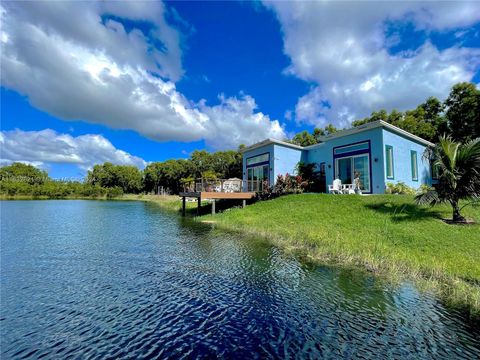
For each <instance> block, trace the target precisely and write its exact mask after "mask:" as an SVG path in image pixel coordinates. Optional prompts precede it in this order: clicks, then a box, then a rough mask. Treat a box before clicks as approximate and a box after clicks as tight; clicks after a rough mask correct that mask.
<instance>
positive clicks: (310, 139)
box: [291, 130, 317, 146]
mask: <svg viewBox="0 0 480 360" xmlns="http://www.w3.org/2000/svg"><path fill="white" fill-rule="evenodd" d="M291 142H292V144H295V145H299V146H309V145H314V144H316V143H317V140H315V137H314V136H313V135H312V134H310V133H309V132H308V131H307V130H304V131H302V132H300V133H298V134H296V135H295V136H294V137H293V138H292V141H291Z"/></svg>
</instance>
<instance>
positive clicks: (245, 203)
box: [242, 199, 247, 208]
mask: <svg viewBox="0 0 480 360" xmlns="http://www.w3.org/2000/svg"><path fill="white" fill-rule="evenodd" d="M245 206H247V200H245V199H243V200H242V207H243V208H244V207H245Z"/></svg>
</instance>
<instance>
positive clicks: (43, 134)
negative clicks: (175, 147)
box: [0, 129, 146, 171]
mask: <svg viewBox="0 0 480 360" xmlns="http://www.w3.org/2000/svg"><path fill="white" fill-rule="evenodd" d="M0 145H1V146H0V148H1V152H0V163H1V164H2V165H5V164H9V163H12V162H23V163H28V164H32V165H35V166H37V167H43V166H44V165H48V164H52V163H58V164H74V165H77V166H78V167H79V168H80V169H81V170H83V171H86V170H88V169H90V168H91V167H93V165H95V164H101V163H104V162H107V161H108V162H111V163H114V164H118V165H134V166H137V167H139V168H144V167H145V165H146V162H145V161H144V160H143V159H141V158H139V157H137V156H133V155H131V154H129V153H127V152H125V151H123V150H119V149H117V148H115V146H113V145H112V143H111V142H110V141H108V140H107V139H105V138H104V137H103V136H101V135H92V134H87V135H80V136H77V137H73V136H71V135H69V134H59V133H57V132H55V131H54V130H51V129H45V130H41V131H22V130H18V129H17V130H11V131H2V132H0Z"/></svg>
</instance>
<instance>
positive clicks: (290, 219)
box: [177, 194, 480, 317]
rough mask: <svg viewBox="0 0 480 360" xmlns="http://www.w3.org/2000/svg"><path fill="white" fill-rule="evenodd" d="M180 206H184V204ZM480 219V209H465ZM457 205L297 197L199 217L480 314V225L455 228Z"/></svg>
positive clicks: (394, 198) (388, 197)
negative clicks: (411, 284)
mask: <svg viewBox="0 0 480 360" xmlns="http://www.w3.org/2000/svg"><path fill="white" fill-rule="evenodd" d="M177 206H178V205H177ZM464 211H465V215H466V216H467V217H469V218H472V219H475V220H476V221H477V222H480V208H478V207H477V208H471V207H467V208H465V210H464ZM450 212H451V211H450V208H449V207H447V206H444V207H437V208H426V207H418V206H416V205H414V202H413V198H412V197H408V196H398V195H382V196H364V197H363V196H362V197H361V196H331V195H321V194H303V195H290V196H285V197H281V198H278V199H276V200H272V201H265V202H259V203H256V204H254V205H251V206H248V207H247V208H246V209H232V210H231V211H226V212H224V213H222V214H217V215H216V216H214V217H212V216H205V217H201V218H199V219H200V220H203V221H204V220H208V221H215V223H216V224H217V226H218V227H220V228H223V229H227V230H233V231H240V232H242V233H247V234H251V235H254V236H261V237H264V238H266V239H268V240H270V241H271V242H273V243H274V244H275V245H277V246H279V247H281V248H283V249H285V250H287V251H293V252H295V253H296V254H297V255H302V256H305V257H307V258H308V259H309V260H313V261H319V262H329V263H340V264H344V265H354V266H361V267H362V268H366V269H368V270H370V271H373V272H376V273H379V274H383V275H386V276H389V277H390V278H392V279H405V278H408V279H413V280H415V281H416V282H417V284H418V285H420V286H421V287H424V288H427V289H429V290H430V291H434V292H435V293H437V295H440V296H441V297H442V298H443V299H444V300H445V301H447V302H448V303H450V305H455V306H461V307H465V308H466V309H467V310H468V311H469V312H470V313H471V314H472V315H474V316H475V317H478V316H480V225H469V226H465V225H464V226H462V225H448V224H446V223H444V222H443V221H442V220H441V217H450V216H451V213H450Z"/></svg>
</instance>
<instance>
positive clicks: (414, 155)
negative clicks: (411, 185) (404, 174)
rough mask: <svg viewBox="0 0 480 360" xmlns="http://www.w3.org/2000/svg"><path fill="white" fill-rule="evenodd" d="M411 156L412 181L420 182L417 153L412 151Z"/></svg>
mask: <svg viewBox="0 0 480 360" xmlns="http://www.w3.org/2000/svg"><path fill="white" fill-rule="evenodd" d="M410 156H411V164H412V180H418V164H417V152H416V151H413V150H412V151H411V152H410Z"/></svg>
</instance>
